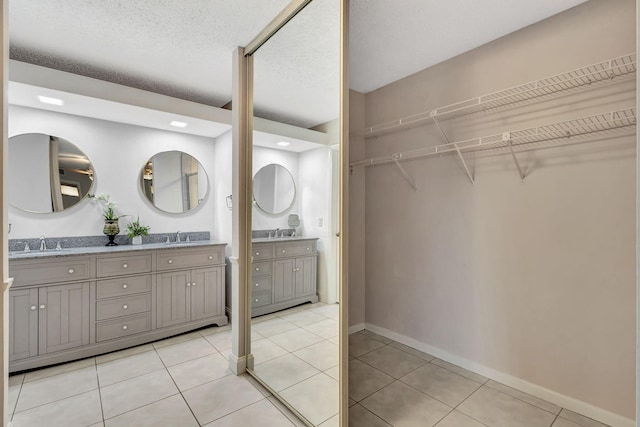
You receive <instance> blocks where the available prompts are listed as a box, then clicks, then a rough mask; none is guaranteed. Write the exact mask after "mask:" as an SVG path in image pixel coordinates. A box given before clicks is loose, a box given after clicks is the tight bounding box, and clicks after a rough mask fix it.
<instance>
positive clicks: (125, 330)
mask: <svg viewBox="0 0 640 427" xmlns="http://www.w3.org/2000/svg"><path fill="white" fill-rule="evenodd" d="M150 330H151V313H143V314H136V315H134V316H127V317H121V318H118V319H114V320H107V321H104V322H100V323H97V324H96V341H97V342H100V341H106V340H111V339H114V338H120V337H126V336H127V335H133V334H137V333H140V332H146V331H150Z"/></svg>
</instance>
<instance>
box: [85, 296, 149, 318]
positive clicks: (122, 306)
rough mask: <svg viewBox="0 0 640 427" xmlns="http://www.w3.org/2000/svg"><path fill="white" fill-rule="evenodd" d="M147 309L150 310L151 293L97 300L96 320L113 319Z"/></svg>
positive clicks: (143, 311)
mask: <svg viewBox="0 0 640 427" xmlns="http://www.w3.org/2000/svg"><path fill="white" fill-rule="evenodd" d="M147 311H151V293H146V294H139V295H131V296H126V297H120V298H114V299H109V300H103V301H98V302H97V303H96V320H106V319H113V318H114V317H121V316H127V315H131V314H138V313H145V312H147Z"/></svg>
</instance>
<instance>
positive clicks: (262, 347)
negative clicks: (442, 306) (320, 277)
mask: <svg viewBox="0 0 640 427" xmlns="http://www.w3.org/2000/svg"><path fill="white" fill-rule="evenodd" d="M254 323H255V324H254V335H253V337H252V346H253V352H254V354H255V357H256V365H255V370H256V372H258V373H259V375H260V377H261V379H262V380H264V381H265V382H267V383H268V384H269V385H270V386H271V387H272V388H273V389H275V390H277V391H278V392H279V394H280V395H281V396H282V397H284V398H285V399H286V400H287V401H288V402H289V403H291V404H293V405H294V406H295V407H296V408H297V409H298V410H299V411H300V412H301V413H302V414H303V415H304V416H305V417H306V418H307V419H309V420H310V421H311V422H313V423H314V424H316V425H319V426H323V427H328V426H338V417H337V411H338V402H337V395H338V394H337V391H338V390H337V387H338V382H337V381H338V350H337V333H338V332H337V331H338V328H337V307H336V306H323V305H319V304H314V305H306V306H302V307H297V308H295V309H291V310H290V311H286V312H280V313H277V314H272V315H269V316H264V317H262V318H259V319H255V322H254ZM349 344H350V345H349V353H350V359H351V360H350V362H349V366H350V372H349V377H350V378H349V397H350V411H349V419H350V422H349V425H350V426H351V427H377V426H390V425H392V426H401V427H402V426H408V427H410V426H411V427H412V426H416V427H417V426H419V427H433V426H437V427H483V426H484V427H487V426H488V427H538V426H540V427H606V426H604V424H601V423H598V422H596V421H594V420H591V419H589V418H586V417H583V416H582V415H579V414H576V413H574V412H571V411H568V410H566V409H563V408H560V407H558V406H556V405H553V404H551V403H549V402H545V401H543V400H540V399H537V398H535V397H533V396H530V395H527V394H525V393H522V392H520V391H517V390H514V389H512V388H510V387H507V386H505V385H502V384H500V383H497V382H495V381H491V380H488V379H487V378H484V377H482V376H480V375H478V374H475V373H473V372H469V371H466V370H464V369H462V368H459V367H457V366H455V365H451V364H449V363H447V362H444V361H442V360H439V359H436V358H433V357H432V356H430V355H428V354H425V353H421V352H419V351H417V350H415V349H412V348H410V347H407V346H404V345H402V344H399V343H396V342H394V341H391V340H389V339H387V338H384V337H381V336H379V335H376V334H374V333H371V332H369V331H361V332H358V333H355V334H352V335H351V336H350V339H349ZM230 348H231V333H230V327H228V326H227V327H223V328H209V329H204V330H201V331H196V332H193V333H188V334H185V335H180V336H177V337H173V338H169V339H166V340H162V341H158V342H155V343H153V344H146V345H142V346H138V347H134V348H131V349H127V350H123V351H120V352H116V353H110V354H106V355H102V356H98V357H94V358H89V359H85V360H81V361H78V362H72V363H67V364H64V365H59V366H55V367H52V368H46V369H40V370H37V371H32V372H28V373H26V374H18V375H13V376H11V377H10V378H9V405H10V408H11V410H12V411H13V414H12V421H13V425H14V426H15V427H23V426H27V427H31V426H37V427H43V426H47V427H49V426H51V427H55V426H64V427H73V426H82V427H97V426H103V427H104V426H107V427H111V426H162V427H164V426H179V427H183V426H185V427H189V426H194V427H197V426H229V427H231V426H243V427H244V426H257V427H260V426H265V427H278V426H301V425H302V423H301V422H300V421H299V420H298V419H296V418H295V416H293V414H291V413H290V412H289V411H288V410H287V409H286V408H284V406H283V405H282V404H281V403H280V402H278V401H277V400H276V399H275V398H274V397H273V396H270V394H269V393H268V392H267V391H266V390H265V389H264V388H263V387H261V386H260V385H259V384H258V383H257V382H256V381H255V380H253V379H252V378H251V377H249V376H239V377H237V376H235V375H232V373H231V371H229V369H228V367H227V365H228V362H227V360H228V354H229V351H230Z"/></svg>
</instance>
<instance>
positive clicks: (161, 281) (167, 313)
mask: <svg viewBox="0 0 640 427" xmlns="http://www.w3.org/2000/svg"><path fill="white" fill-rule="evenodd" d="M187 283H189V271H175V272H173V273H162V274H158V280H157V289H156V290H157V299H156V310H157V312H158V318H157V324H158V328H164V327H166V326H173V325H179V324H180V323H185V322H188V321H189V320H190V318H191V312H190V309H189V308H190V307H189V306H190V301H189V300H188V299H187V295H188V288H187Z"/></svg>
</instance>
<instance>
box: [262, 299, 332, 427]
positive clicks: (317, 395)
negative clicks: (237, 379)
mask: <svg viewBox="0 0 640 427" xmlns="http://www.w3.org/2000/svg"><path fill="white" fill-rule="evenodd" d="M252 331H253V332H252V334H253V335H252V344H251V346H252V351H251V352H252V353H253V355H254V358H255V363H254V371H255V372H256V374H257V375H258V376H259V378H260V379H261V380H262V381H264V382H265V383H266V384H267V385H269V387H271V388H272V389H273V390H275V391H276V392H278V394H279V395H280V396H281V397H282V398H284V399H285V400H286V401H287V402H288V403H289V404H291V405H292V406H293V407H294V408H296V410H297V411H298V412H300V414H301V415H302V416H304V417H305V418H306V419H307V420H308V421H309V422H311V423H312V424H313V425H316V426H323V427H328V426H336V427H337V426H338V355H339V350H338V344H337V339H338V333H339V329H338V305H336V304H331V305H327V304H322V303H318V304H304V305H301V306H298V307H294V308H292V309H289V310H284V311H280V312H277V313H273V314H270V315H268V316H262V317H258V318H254V319H253V321H252Z"/></svg>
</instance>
